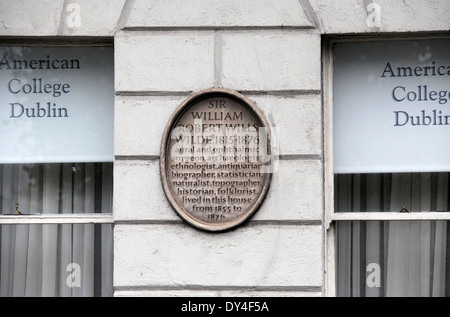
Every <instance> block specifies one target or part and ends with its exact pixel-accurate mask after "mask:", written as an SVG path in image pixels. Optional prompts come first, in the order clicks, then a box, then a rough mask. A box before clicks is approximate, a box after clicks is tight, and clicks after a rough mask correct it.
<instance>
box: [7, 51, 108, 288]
mask: <svg viewBox="0 0 450 317" xmlns="http://www.w3.org/2000/svg"><path fill="white" fill-rule="evenodd" d="M113 56H114V54H113V47H112V45H111V43H101V44H99V45H96V46H94V45H87V46H86V45H85V46H81V45H76V43H75V44H74V43H70V44H68V43H50V44H33V43H32V44H31V45H29V43H27V45H19V44H17V43H3V44H1V46H0V91H1V93H0V147H1V148H2V151H1V152H0V208H1V215H0V297H5V296H111V295H112V291H113V290H112V260H113V259H112V222H113V221H112V192H113V190H112V175H113V115H114V113H113V111H114V85H113V82H114V69H113V66H114V60H113Z"/></svg>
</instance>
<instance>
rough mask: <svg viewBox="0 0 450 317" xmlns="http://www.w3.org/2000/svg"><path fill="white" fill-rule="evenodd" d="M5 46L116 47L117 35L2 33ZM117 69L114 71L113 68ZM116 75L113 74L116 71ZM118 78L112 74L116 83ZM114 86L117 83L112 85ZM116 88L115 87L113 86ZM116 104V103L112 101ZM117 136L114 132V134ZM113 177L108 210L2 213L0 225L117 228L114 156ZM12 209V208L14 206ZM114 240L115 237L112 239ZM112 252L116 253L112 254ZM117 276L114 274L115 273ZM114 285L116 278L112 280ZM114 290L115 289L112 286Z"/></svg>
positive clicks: (2, 41) (1, 43) (0, 38)
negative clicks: (42, 35) (6, 35)
mask: <svg viewBox="0 0 450 317" xmlns="http://www.w3.org/2000/svg"><path fill="white" fill-rule="evenodd" d="M4 46H23V47H33V46H37V47H46V46H47V47H112V48H113V50H114V48H115V45H114V38H110V37H75V38H70V37H67V38H62V39H55V38H52V37H49V38H47V37H42V38H36V37H33V38H32V37H14V38H11V37H0V47H4ZM113 73H114V72H113ZM113 76H114V75H113ZM114 81H115V78H113V85H114ZM113 89H114V87H113ZM114 91H115V89H114ZM111 106H112V107H114V103H113V104H112V105H111ZM111 137H112V138H114V133H113V135H111ZM111 163H112V170H111V173H112V175H111V178H112V182H113V186H112V189H111V190H112V192H111V210H110V211H108V212H104V213H102V212H100V211H95V212H93V213H83V212H78V213H71V214H45V213H40V214H29V215H27V214H19V215H14V214H0V226H2V225H23V224H25V225H30V224H33V225H34V224H39V225H46V224H56V225H61V224H69V225H74V224H102V225H103V224H106V225H107V224H110V225H111V227H112V230H113V232H114V218H113V209H114V165H115V162H114V157H113V160H112V162H111ZM12 211H13V210H12ZM111 243H112V244H113V243H114V241H111ZM112 256H113V255H112ZM112 278H113V279H114V277H112ZM111 283H112V285H113V284H114V281H112V282H111ZM111 293H114V289H112V290H111Z"/></svg>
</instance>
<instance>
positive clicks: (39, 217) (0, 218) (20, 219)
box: [0, 213, 114, 225]
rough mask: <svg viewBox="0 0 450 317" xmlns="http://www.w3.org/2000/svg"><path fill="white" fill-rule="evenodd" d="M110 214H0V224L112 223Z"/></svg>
mask: <svg viewBox="0 0 450 317" xmlns="http://www.w3.org/2000/svg"><path fill="white" fill-rule="evenodd" d="M113 222H114V220H113V216H112V214H100V213H87V214H83V213H80V214H31V215H0V225H1V224H59V223H61V224H64V223H113Z"/></svg>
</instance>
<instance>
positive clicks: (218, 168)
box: [160, 88, 273, 231]
mask: <svg viewBox="0 0 450 317" xmlns="http://www.w3.org/2000/svg"><path fill="white" fill-rule="evenodd" d="M270 142H271V136H270V128H269V126H268V124H267V120H266V119H265V118H264V115H263V114H262V112H261V111H260V110H259V109H258V108H257V107H256V105H254V104H253V103H252V102H251V101H250V100H248V99H247V98H246V97H244V96H243V95H241V94H239V93H238V92H236V91H232V90H229V89H220V88H212V89H207V90H203V91H200V92H198V93H195V94H193V95H192V96H190V97H189V98H188V99H187V100H185V101H184V102H183V103H182V104H181V105H180V106H179V107H178V108H177V109H176V110H175V112H174V113H173V115H172V117H171V118H170V120H169V122H168V124H167V126H166V129H165V131H164V135H163V140H162V145H161V160H160V169H161V180H162V185H163V188H164V192H165V194H166V197H167V199H168V200H169V202H170V204H171V205H172V207H173V208H174V209H175V211H176V212H177V213H178V214H179V215H180V216H181V218H183V219H184V220H185V221H187V222H188V223H189V224H191V225H193V226H194V227H196V228H199V229H203V230H207V231H224V230H227V229H231V228H234V227H236V226H238V225H240V224H241V223H243V222H244V221H246V220H247V219H249V218H250V217H251V216H252V215H253V214H254V213H255V211H256V210H257V209H258V208H259V207H260V206H261V204H262V202H263V200H264V198H265V196H266V195H267V191H268V189H269V186H270V182H271V178H272V172H271V164H272V163H273V162H272V161H273V160H272V154H271V143H270Z"/></svg>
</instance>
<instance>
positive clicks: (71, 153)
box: [0, 46, 114, 164]
mask: <svg viewBox="0 0 450 317" xmlns="http://www.w3.org/2000/svg"><path fill="white" fill-rule="evenodd" d="M0 104H1V107H0V120H1V124H0V148H1V149H2V150H1V152H0V163H3V164H10V163H12V164H15V163H55V162H64V163H71V162H112V161H113V153H114V150H113V137H112V136H113V132H114V130H113V129H114V128H113V118H114V50H113V47H89V46H87V47H84V46H71V47H61V46H53V47H52V46H20V47H1V46H0Z"/></svg>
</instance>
